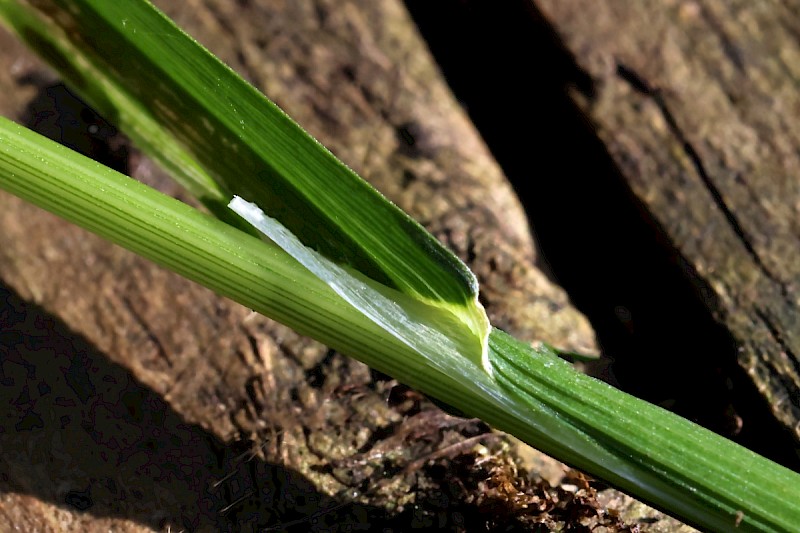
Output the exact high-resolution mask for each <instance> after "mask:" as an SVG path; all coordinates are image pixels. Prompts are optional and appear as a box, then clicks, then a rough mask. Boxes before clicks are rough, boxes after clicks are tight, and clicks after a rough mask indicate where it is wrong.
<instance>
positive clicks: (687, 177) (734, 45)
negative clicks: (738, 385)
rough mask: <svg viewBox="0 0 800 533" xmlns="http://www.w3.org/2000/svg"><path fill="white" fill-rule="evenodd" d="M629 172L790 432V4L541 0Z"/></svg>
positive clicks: (799, 190) (793, 369)
mask: <svg viewBox="0 0 800 533" xmlns="http://www.w3.org/2000/svg"><path fill="white" fill-rule="evenodd" d="M537 5H538V6H540V8H541V9H542V12H543V13H544V15H545V16H546V17H547V18H548V20H549V21H551V23H552V24H553V26H554V28H555V30H556V31H557V32H558V34H559V35H561V36H562V37H563V38H564V41H565V43H566V45H567V47H568V48H569V50H570V51H572V52H573V53H574V54H575V58H576V60H577V63H578V65H579V66H580V67H581V68H582V69H584V71H585V72H586V73H587V74H588V76H590V77H591V78H592V80H593V82H594V85H595V86H596V87H597V90H596V92H595V93H594V94H593V95H590V96H587V95H580V94H579V93H578V92H575V93H574V96H575V101H576V102H578V103H579V104H580V106H581V108H582V109H583V110H585V112H586V114H587V115H588V117H589V118H590V120H591V121H592V123H593V124H594V125H595V127H596V131H597V134H598V136H599V137H600V139H602V141H603V143H604V144H605V146H606V147H607V149H608V151H609V153H610V155H611V156H612V158H613V159H614V161H615V162H616V164H617V165H618V168H619V169H620V171H621V173H622V175H623V177H624V178H625V180H626V183H627V184H628V185H629V186H630V188H631V190H632V191H633V193H634V194H635V195H636V198H637V199H638V200H639V201H640V202H641V203H642V205H643V206H644V208H645V209H647V211H648V212H649V213H651V214H652V216H653V217H654V219H655V220H656V221H657V223H658V224H660V226H661V228H662V229H663V231H664V233H665V234H666V237H667V238H668V239H669V241H670V242H671V244H672V245H674V246H675V248H676V250H677V251H678V253H679V254H680V257H681V259H682V260H684V261H685V262H686V264H687V266H688V267H689V270H690V271H691V274H690V275H692V276H696V280H697V283H698V286H699V287H700V288H701V289H702V290H704V291H705V292H704V296H703V297H704V299H705V303H706V304H707V307H708V312H709V313H712V314H713V315H714V316H715V318H716V319H717V320H718V321H719V322H720V323H721V324H722V325H724V327H725V328H726V329H727V330H728V331H729V332H730V334H731V336H732V338H733V339H734V341H735V343H736V347H737V351H738V362H739V364H740V365H741V367H742V368H743V369H744V370H745V371H746V372H747V374H748V375H749V376H750V378H751V379H752V381H753V383H755V385H756V386H757V388H758V390H759V392H760V393H761V394H762V395H763V396H764V398H765V399H766V400H767V401H768V402H769V405H770V406H771V408H772V412H773V414H774V416H775V417H777V419H778V420H780V422H781V423H783V424H784V425H785V426H786V427H787V428H789V429H791V430H792V431H793V432H794V435H795V437H796V438H798V439H800V310H799V307H800V285H799V284H798V281H799V280H800V178H799V177H798V176H800V124H799V123H798V120H797V119H798V118H800V94H799V93H798V91H797V87H798V77H799V76H800V42H798V35H800V34H799V33H798V31H800V16H799V15H798V13H800V4H798V3H796V2H788V3H782V2H756V3H752V2H738V1H702V2H701V1H697V2H695V1H691V2H688V1H687V2H679V1H675V2H656V1H652V2H613V1H612V2H590V1H571V2H557V1H550V0H542V1H537Z"/></svg>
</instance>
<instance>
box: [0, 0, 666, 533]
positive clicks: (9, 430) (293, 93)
mask: <svg viewBox="0 0 800 533" xmlns="http://www.w3.org/2000/svg"><path fill="white" fill-rule="evenodd" d="M157 3H158V4H159V5H160V6H161V7H162V8H163V9H165V10H166V11H167V13H168V14H169V15H170V16H172V17H174V18H175V20H176V21H177V22H178V23H179V24H180V25H181V26H183V27H185V28H187V29H188V31H189V32H190V33H191V34H192V35H193V36H195V37H196V38H198V39H199V40H200V41H201V42H202V43H204V44H205V45H206V46H208V47H209V48H210V49H211V50H212V51H213V52H214V53H216V54H218V55H219V56H220V57H221V58H222V59H223V60H224V61H226V62H228V63H229V64H231V65H232V66H233V67H234V68H236V69H237V70H238V71H239V72H242V73H243V74H244V75H245V76H246V77H248V79H249V80H250V81H251V82H252V83H253V84H254V85H256V86H257V87H258V88H260V89H262V90H264V91H265V92H266V93H267V94H268V95H270V97H271V98H273V99H275V100H276V101H277V102H278V103H279V104H280V105H281V106H282V107H283V108H284V109H285V110H287V111H288V112H289V113H290V114H291V115H292V116H293V117H295V118H296V119H297V120H298V121H299V122H300V123H301V124H303V126H304V127H306V128H307V129H308V130H309V131H310V132H311V133H312V134H314V135H315V136H316V137H317V138H319V139H320V140H321V141H322V142H323V143H324V144H326V145H327V146H329V147H330V148H331V149H332V150H333V151H334V152H335V153H336V154H337V155H339V156H340V157H341V158H343V159H344V160H345V161H346V162H347V163H348V164H350V165H351V166H353V167H354V168H355V169H356V170H357V171H358V172H359V173H361V174H362V175H363V176H364V177H365V178H367V179H369V180H370V181H372V182H373V183H374V184H375V185H376V186H377V187H378V188H379V189H381V190H382V191H383V192H384V193H385V194H386V195H388V196H389V197H390V198H391V199H392V200H393V201H395V202H396V203H398V204H399V205H400V206H401V207H402V208H404V209H406V210H407V211H409V212H410V213H411V214H412V215H413V216H415V217H416V218H417V219H418V220H420V221H421V222H423V223H424V224H426V225H427V227H428V228H430V229H431V231H433V232H434V233H435V234H436V235H437V236H438V237H440V238H441V239H443V240H444V241H445V242H446V243H447V244H448V245H449V246H451V247H452V248H453V249H454V250H455V251H456V252H457V253H458V254H459V255H461V257H462V258H464V259H465V260H466V261H467V262H468V263H469V264H470V266H471V267H472V268H473V269H474V270H475V271H476V273H477V274H478V275H479V277H480V280H481V283H482V297H483V299H484V302H485V304H486V306H487V309H488V311H489V314H490V315H491V317H492V320H493V322H495V323H496V324H498V325H500V326H501V327H504V328H505V329H507V330H510V331H512V332H514V333H515V334H517V335H521V336H523V337H525V338H528V339H530V340H531V341H533V340H547V341H549V342H552V343H554V344H556V345H558V346H562V347H565V348H570V349H576V350H580V351H587V350H592V349H594V348H593V347H594V340H593V334H592V331H591V329H590V328H589V326H588V323H587V321H586V320H585V318H584V317H583V316H582V315H580V313H578V312H577V311H576V310H575V309H574V308H573V307H572V306H571V305H570V304H569V303H568V301H567V299H566V296H565V294H564V292H563V291H562V290H560V289H559V288H557V287H556V286H554V285H553V284H552V283H551V282H550V281H548V279H547V278H546V277H545V276H544V275H543V274H542V272H541V271H540V270H539V269H538V268H537V267H536V266H535V260H536V258H535V253H534V247H533V242H532V239H531V237H530V235H529V233H528V228H527V222H526V219H525V217H524V214H523V212H522V210H521V208H520V206H519V204H518V201H517V200H516V198H515V196H514V194H513V192H512V190H511V188H510V187H509V185H508V184H507V182H506V181H505V179H504V177H503V175H502V172H501V171H500V169H499V167H498V166H497V165H496V163H495V162H494V161H493V160H492V158H491V156H490V154H489V152H488V150H487V149H486V148H485V146H484V145H483V143H482V141H481V139H480V138H479V136H478V134H477V133H476V132H475V130H474V128H473V127H472V126H471V124H470V122H469V121H468V120H467V118H466V117H465V115H464V113H463V112H462V110H461V109H460V107H459V106H458V105H457V103H456V101H455V100H454V99H453V97H452V95H451V94H450V93H449V91H448V89H447V87H446V86H445V84H444V83H443V81H442V79H441V77H440V75H439V73H438V72H437V70H436V68H435V66H434V65H433V63H432V62H431V60H430V57H429V55H428V54H427V52H426V50H425V47H424V44H423V43H422V41H421V40H420V39H419V38H418V36H417V35H416V33H415V30H414V26H413V24H411V21H410V19H409V18H408V16H407V14H406V13H405V11H404V10H403V9H402V6H401V5H400V4H399V3H397V2H395V1H390V0H384V1H381V2H373V1H367V0H363V1H353V2H344V3H342V2H338V1H334V0H307V1H298V2H279V1H274V2H260V3H256V2H236V3H233V2H228V1H222V0H204V1H201V0H188V1H187V2H181V3H175V2H167V1H161V2H157ZM0 50H3V53H2V54H0V61H2V65H1V66H2V68H0V87H3V89H2V92H3V94H8V95H11V96H9V98H7V99H3V100H2V101H1V102H0V112H2V113H3V114H4V115H7V116H12V117H16V118H18V119H20V120H22V121H24V122H25V123H27V124H28V125H29V126H31V127H34V128H35V129H38V130H39V131H42V132H45V133H49V134H50V135H52V136H54V137H57V138H59V139H60V140H62V141H65V142H67V143H71V144H72V145H73V146H76V147H77V148H82V147H83V149H84V150H85V151H87V152H89V153H92V154H93V155H95V156H98V157H102V156H103V155H105V156H106V157H105V158H104V160H105V161H106V162H110V163H114V164H116V165H117V166H118V168H120V169H121V170H125V171H128V172H130V173H131V174H132V175H134V176H135V177H137V178H139V179H142V180H143V181H146V182H148V183H150V184H152V185H155V186H158V187H159V188H161V189H162V190H164V191H166V192H168V193H170V194H173V195H176V196H178V197H180V198H183V199H186V200H188V199H187V198H186V196H185V194H184V193H182V192H181V191H180V190H179V189H177V188H176V187H175V186H173V185H171V184H170V182H169V181H167V179H166V178H165V176H163V175H162V174H161V173H160V172H159V171H158V170H157V169H156V168H155V167H154V166H153V165H152V163H151V162H149V161H148V160H146V159H144V158H142V157H141V156H140V155H139V154H138V153H137V152H136V151H135V149H134V148H132V147H130V146H129V145H128V144H126V142H125V141H124V140H120V137H119V136H116V135H115V134H114V132H113V128H112V127H111V126H110V125H108V124H106V123H105V122H104V121H102V119H100V118H99V117H97V116H96V115H94V114H92V113H91V111H90V110H88V109H86V108H84V107H82V104H81V103H80V102H78V101H77V100H75V99H74V97H73V96H71V95H70V94H69V93H68V92H67V91H66V90H65V89H64V87H62V86H59V85H58V82H57V80H56V79H55V78H53V76H52V74H51V73H50V72H49V71H47V70H44V69H43V68H42V66H41V65H40V64H39V63H38V62H37V61H36V60H35V59H33V58H32V57H31V56H30V55H29V54H28V53H27V52H26V51H25V50H23V49H22V48H21V46H20V45H19V44H18V43H16V42H15V41H14V40H13V39H11V38H10V37H9V35H8V34H6V33H0ZM87 133H88V134H87ZM98 154H99V155H98ZM0 227H2V228H3V241H2V242H3V247H2V249H0V275H1V276H2V294H3V296H4V300H3V301H4V302H5V304H6V305H5V306H4V309H11V310H12V312H8V313H7V314H5V315H3V325H4V328H3V332H4V335H5V336H6V337H5V338H6V339H10V341H11V342H4V343H3V344H2V346H3V349H4V352H3V361H2V363H3V366H2V368H3V371H4V372H5V373H4V374H3V378H4V381H3V382H2V385H3V392H2V394H3V396H4V398H5V399H6V400H7V401H6V402H4V405H11V406H12V407H11V408H10V409H9V410H8V411H7V412H5V413H4V414H3V417H2V421H0V425H2V427H3V430H4V431H3V432H0V450H2V452H3V453H2V454H0V456H1V457H0V459H1V460H2V461H3V463H2V464H3V473H4V475H3V477H0V487H2V489H3V493H4V496H3V500H1V501H0V512H2V513H4V514H5V515H6V517H7V519H8V521H9V523H13V524H15V525H16V526H17V527H19V528H21V529H26V530H63V529H72V530H83V531H101V530H102V531H106V530H109V529H113V530H115V531H141V530H159V531H165V530H167V529H171V530H180V529H181V528H186V529H187V530H195V529H206V530H208V529H230V528H233V529H235V530H246V529H247V528H253V529H256V528H259V527H264V526H265V525H274V524H277V523H283V524H292V523H294V524H296V525H297V527H298V528H299V529H304V525H305V524H308V523H310V522H309V521H310V520H314V521H316V522H315V523H316V525H317V527H320V525H322V524H326V523H327V524H335V523H340V524H341V525H343V526H346V525H347V524H350V525H357V524H359V523H360V521H364V520H366V521H367V523H369V524H373V525H376V527H377V524H389V525H392V524H393V525H394V526H397V527H399V528H400V529H404V528H408V527H410V526H411V525H413V524H416V523H417V522H419V521H420V520H421V522H420V524H421V525H424V524H425V523H428V522H430V523H433V522H431V521H432V520H434V519H436V520H440V521H441V520H445V521H446V522H447V524H448V526H451V525H452V526H453V527H457V526H458V523H457V522H454V521H457V520H459V519H464V517H467V518H468V519H469V520H473V519H474V520H476V521H475V522H474V524H471V525H475V527H478V525H477V524H486V523H488V522H487V520H490V521H492V523H493V524H499V525H502V524H503V523H504V522H503V520H506V516H508V519H507V521H506V522H505V523H506V524H509V525H517V526H518V527H525V526H527V527H538V526H536V524H537V522H536V520H540V521H541V522H542V523H544V524H551V525H553V527H555V525H556V524H557V523H558V521H559V520H562V521H563V517H565V516H566V512H565V514H564V515H563V516H562V515H558V513H557V512H553V513H552V515H548V516H544V515H540V516H538V518H537V515H531V516H530V517H529V518H527V519H526V518H525V516H522V518H520V515H513V516H512V515H511V514H508V515H506V514H504V513H506V512H508V511H505V512H504V511H502V510H501V509H500V507H498V508H494V510H493V513H492V514H490V515H487V514H486V512H487V511H486V510H487V509H490V508H491V507H487V505H488V506H491V505H497V504H500V505H501V507H502V506H503V505H506V506H508V505H510V506H511V507H508V510H509V511H513V509H514V506H513V505H516V504H513V505H512V503H513V501H512V499H510V498H511V496H512V494H511V492H508V491H509V490H511V489H514V490H517V489H520V490H522V491H523V492H524V490H525V489H524V487H525V486H526V483H528V481H526V480H525V479H524V477H521V476H520V474H518V473H517V471H516V470H515V468H516V467H515V465H514V457H513V456H512V455H511V454H509V453H507V452H502V451H498V450H499V449H501V448H503V446H500V448H497V447H496V444H497V443H502V442H505V441H503V440H498V437H493V436H491V435H488V434H487V436H485V437H481V435H482V432H484V431H485V430H486V428H485V427H483V426H482V425H481V424H480V423H478V422H476V421H468V420H467V421H465V420H462V419H457V418H452V417H449V416H448V415H446V414H444V413H442V412H440V411H438V410H437V409H435V408H433V407H432V406H431V405H430V404H429V403H428V402H426V401H425V400H424V399H421V398H419V397H417V396H415V395H414V394H413V393H412V392H410V391H405V390H404V389H403V388H402V387H401V386H398V385H397V384H395V383H393V382H392V381H390V380H386V379H385V378H382V377H380V376H374V375H372V374H371V373H370V372H369V370H368V369H367V368H366V367H364V366H363V365H360V364H358V363H356V362H354V361H352V360H350V359H348V358H344V357H341V356H339V355H338V354H336V353H333V352H331V351H330V350H328V349H327V348H326V347H324V346H322V345H320V344H319V343H316V342H313V341H310V340H308V339H304V338H301V337H299V336H298V335H296V334H294V333H293V332H292V331H290V330H289V329H287V328H285V327H283V326H281V325H279V324H276V323H274V322H272V321H270V320H268V319H265V318H263V317H258V316H253V315H252V314H251V313H250V312H249V310H247V309H244V308H242V307H241V306H238V305H236V304H233V303H231V302H229V301H227V300H224V299H221V298H218V297H216V296H215V295H213V294H211V293H210V292H209V291H207V290H204V289H202V288H200V287H197V286H195V285H193V284H191V283H189V282H186V281H184V280H182V279H180V278H178V277H177V276H174V275H172V274H170V273H167V272H164V271H162V270H160V269H158V268H157V267H155V266H153V265H151V264H149V263H146V262H145V261H143V260H141V259H139V258H137V257H135V256H133V255H132V254H130V253H127V252H125V251H124V250H120V249H118V248H115V247H113V246H110V245H108V244H107V243H105V242H103V241H102V240H100V239H98V238H95V237H94V236H92V235H89V234H87V233H86V232H83V231H81V230H79V229H77V228H75V227H72V226H70V225H67V224H64V223H63V222H61V221H59V220H58V219H56V218H55V217H52V216H49V215H47V214H46V213H42V212H41V211H39V210H37V209H35V208H33V207H31V206H28V205H26V204H24V203H23V202H21V201H19V200H17V199H15V198H13V197H10V196H8V195H5V194H3V195H0ZM241 439H246V440H249V441H251V442H252V443H253V447H254V449H255V453H253V454H251V455H248V454H244V455H239V452H241V451H242V449H241V448H237V447H236V446H235V445H234V444H232V443H234V442H236V441H238V440H241ZM478 442H484V443H485V444H486V445H488V446H490V448H491V450H492V451H491V452H490V458H488V459H487V460H488V463H487V464H490V465H493V467H495V471H494V473H493V474H491V476H490V477H489V478H488V479H489V482H490V484H495V485H496V486H497V487H500V489H502V490H500V489H498V488H492V489H487V486H486V484H485V482H486V479H487V478H486V477H485V476H486V475H487V473H486V472H485V471H483V470H481V471H474V470H471V469H470V468H469V467H467V464H468V463H469V462H470V460H468V461H465V462H464V465H465V466H464V467H463V468H462V467H459V466H458V465H459V464H461V463H459V462H458V461H456V460H454V459H453V458H455V457H456V456H457V455H460V454H462V453H464V452H465V451H467V457H470V456H474V454H476V453H483V452H480V451H479V448H474V445H475V444H476V443H478ZM465 443H466V445H467V446H468V447H466V448H465V447H464V446H465ZM493 443H495V444H493ZM448 450H450V452H449V453H447V452H448ZM476 450H478V451H476ZM245 451H246V450H245ZM428 459H431V460H433V461H434V462H435V461H446V463H444V464H445V465H446V468H445V470H444V471H445V472H446V474H445V477H444V480H441V479H438V480H437V479H434V478H435V475H437V474H436V472H434V471H428V470H426V469H420V468H419V467H417V468H415V469H414V470H409V471H406V470H404V469H406V468H407V467H409V465H412V466H413V465H415V464H416V465H422V464H424V463H426V462H427V460H428ZM540 460H541V459H540ZM473 462H474V461H473ZM551 468H552V467H551ZM555 468H556V470H558V469H560V468H562V467H559V466H556V467H555ZM385 469H389V470H391V469H395V470H398V471H399V472H400V475H394V476H388V477H387V476H384V474H383V472H384V470H385ZM562 472H563V471H562ZM227 476H230V477H227ZM478 476H483V477H481V478H480V481H481V484H477V483H476V484H475V486H474V488H473V489H471V491H472V492H469V491H468V492H457V493H456V496H455V497H454V502H455V503H452V504H450V505H448V506H445V507H444V508H441V507H437V505H439V504H438V503H437V500H436V497H435V494H436V490H440V489H441V487H443V486H444V483H451V485H449V486H451V487H456V486H458V485H465V483H464V482H465V481H468V480H470V479H472V478H476V479H477V477H478ZM384 477H386V479H384ZM220 480H223V481H222V482H220ZM467 484H468V483H467ZM492 486H494V485H492ZM577 486H578V491H579V492H578V495H577V497H573V496H569V497H567V495H566V493H564V492H561V493H558V494H561V502H562V503H560V504H558V505H562V506H563V502H565V501H567V500H570V501H574V503H575V505H578V506H582V507H581V509H584V510H587V509H592V508H593V506H594V507H597V505H598V504H597V503H596V502H594V500H593V499H592V498H593V497H594V496H593V494H594V493H593V489H591V488H590V487H589V486H588V484H585V482H581V481H578V483H577ZM364 487H367V488H368V490H364ZM425 487H428V488H427V489H426V488H425ZM357 488H358V489H359V490H360V491H361V492H360V494H354V493H353V490H354V489H357ZM552 490H556V491H558V490H562V489H560V488H557V489H552ZM503 491H506V492H507V494H506V493H505V492H503ZM512 492H513V491H512ZM439 494H441V492H439ZM514 494H517V493H514ZM553 494H556V493H553ZM514 497H517V496H514ZM609 497H611V498H614V497H617V496H614V493H608V494H606V500H607V499H608V498H609ZM554 498H555V497H554ZM553 502H555V499H554V500H553ZM228 505H230V509H226V507H227V506H228ZM608 505H612V504H610V503H609V504H608ZM413 506H416V509H417V511H414V507H413ZM504 508H505V507H504ZM555 509H558V506H556V508H555ZM643 512H644V513H652V511H643ZM642 516H644V515H642ZM647 516H652V515H647ZM459 517H461V518H459ZM487 517H488V518H487ZM559 517H561V518H559ZM592 520H595V521H596V523H597V524H601V525H602V524H605V525H608V526H615V527H616V526H619V522H617V521H616V519H615V518H613V517H606V516H604V515H603V514H597V515H596V516H593V518H592ZM632 520H633V519H632ZM415 521H416V522H415ZM499 525H498V527H499Z"/></svg>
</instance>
